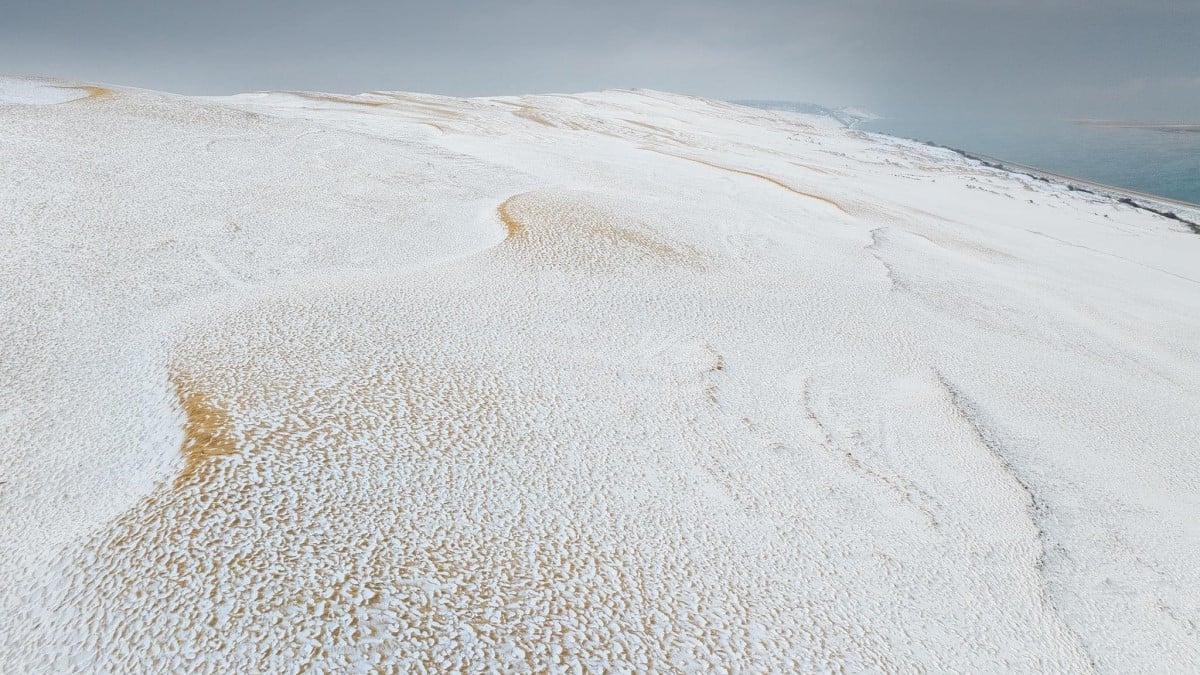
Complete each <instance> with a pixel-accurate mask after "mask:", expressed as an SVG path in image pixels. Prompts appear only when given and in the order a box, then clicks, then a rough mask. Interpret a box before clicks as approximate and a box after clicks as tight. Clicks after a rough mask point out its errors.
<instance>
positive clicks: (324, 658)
mask: <svg viewBox="0 0 1200 675" xmlns="http://www.w3.org/2000/svg"><path fill="white" fill-rule="evenodd" d="M0 157H3V161H0V226H2V227H3V232H2V233H0V247H2V248H3V254H4V255H3V257H4V261H5V265H4V266H3V267H0V316H2V317H3V320H2V321H0V335H2V339H3V342H2V343H0V345H2V348H3V360H2V363H0V518H2V521H0V524H2V525H3V527H0V579H3V581H4V587H5V590H4V591H3V595H2V601H0V622H2V624H0V669H3V670H5V671H14V672H15V671H23V670H31V669H32V670H62V669H67V668H77V669H81V670H87V671H93V670H118V671H146V670H212V671H218V672H230V671H243V672H244V671H263V670H272V671H275V670H283V671H290V670H293V669H296V668H304V667H315V668H317V669H320V670H336V671H348V670H355V669H357V670H364V669H375V668H396V669H404V670H408V669H412V670H420V669H427V670H445V669H451V668H454V669H458V668H463V669H482V668H487V667H491V666H497V667H500V668H502V669H512V670H530V669H535V670H544V669H554V668H558V667H570V666H583V667H585V668H590V669H614V670H688V669H700V668H710V667H720V668H726V669H742V670H797V669H802V670H840V669H844V670H877V669H883V670H893V671H908V670H913V669H919V668H925V669H929V670H935V671H943V670H964V671H1000V670H1041V671H1060V672H1086V671H1090V670H1098V671H1103V672H1120V671H1159V672H1180V671H1184V670H1190V669H1194V668H1196V667H1198V666H1200V565H1197V564H1196V561H1197V559H1198V557H1200V462H1198V461H1197V460H1198V458H1200V441H1198V439H1200V272H1198V271H1197V267H1196V261H1197V260H1200V236H1196V235H1194V234H1191V233H1189V232H1187V230H1186V228H1184V227H1182V226H1181V225H1180V224H1179V223H1178V222H1175V221H1171V220H1168V219H1165V218H1162V217H1160V216H1158V215H1155V214H1153V213H1149V212H1147V211H1144V210H1139V209H1135V208H1131V207H1130V206H1128V205H1123V204H1120V203H1117V202H1116V201H1114V200H1112V199H1109V198H1104V197H1100V196H1097V195H1088V194H1083V193H1079V192H1071V191H1068V190H1067V189H1066V188H1065V187H1056V186H1054V185H1050V184H1046V183H1042V182H1039V181H1036V180H1033V179H1031V178H1027V177H1021V176H1017V175H1013V174H1008V173H1004V172H1001V171H997V170H993V169H989V168H986V167H982V166H980V165H978V164H976V163H973V162H970V161H968V160H966V159H964V158H962V157H959V156H957V155H955V154H953V153H951V152H949V151H945V150H940V149H935V148H928V147H924V146H920V145H917V144H914V143H910V142H907V141H901V140H897V139H890V138H886V137H882V136H873V135H867V134H863V133H859V132H855V131H851V130H846V129H842V128H840V126H839V125H837V124H836V123H833V122H831V121H829V120H824V119H822V118H818V117H807V118H806V117H801V116H798V115H790V114H785V113H772V112H767V111H761V110H754V109H750V108H743V107H739V106H733V105H728V104H724V103H718V102H714V101H707V100H701V99H695V98H690V97H684V96H676V95H669V94H662V93H657V92H650V91H607V92H602V93H596V94H582V95H576V96H526V97H519V98H517V97H505V98H493V99H453V98H444V97H438V96H426V95H417V94H402V93H383V92H381V93H373V94H366V95H362V96H344V95H327V94H314V93H264V94H250V95H242V96H234V97H227V98H207V99H197V98H187V97H181V96H174V95H169V94H161V93H155V92H146V91H134V90H123V89H119V88H100V87H78V86H73V85H71V84H70V83H61V82H45V81H34V80H19V79H8V80H0Z"/></svg>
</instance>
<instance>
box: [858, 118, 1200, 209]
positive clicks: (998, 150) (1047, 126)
mask: <svg viewBox="0 0 1200 675" xmlns="http://www.w3.org/2000/svg"><path fill="white" fill-rule="evenodd" d="M854 126H855V128H858V129H862V130H864V131H875V132H879V133H885V134H889V135H892V136H900V137H903V138H910V139H914V140H919V141H929V142H933V143H936V144H938V145H944V146H948V147H951V148H955V149H958V150H963V151H966V152H968V153H973V154H981V155H988V156H990V157H993V158H996V159H1000V160H1004V161H1008V162H1014V163H1017V164H1024V165H1026V166H1030V167H1034V168H1037V169H1042V170H1044V171H1049V172H1052V173H1058V174H1064V175H1067V176H1073V177H1076V178H1083V179H1086V180H1090V181H1093V182H1096V183H1103V184H1105V185H1111V186H1113V187H1118V188H1125V189H1128V190H1136V191H1138V192H1145V193H1148V194H1152V195H1158V196H1161V197H1168V198H1171V199H1177V200H1180V201H1184V202H1189V203H1192V204H1200V129H1197V128H1196V127H1192V130H1178V129H1174V130H1168V129H1163V128H1139V127H1122V126H1114V125H1100V124H1089V123H1080V122H1071V121H1060V120H999V121H980V120H971V121H969V122H963V121H946V120H936V119H930V118H923V119H919V120H918V119H913V120H905V119H875V120H862V121H858V122H856V123H855V125H854Z"/></svg>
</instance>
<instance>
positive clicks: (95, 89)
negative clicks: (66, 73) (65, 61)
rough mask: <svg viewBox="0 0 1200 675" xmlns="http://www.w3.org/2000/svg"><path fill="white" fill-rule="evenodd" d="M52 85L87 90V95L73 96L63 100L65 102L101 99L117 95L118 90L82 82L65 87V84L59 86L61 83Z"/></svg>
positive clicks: (60, 87)
mask: <svg viewBox="0 0 1200 675" xmlns="http://www.w3.org/2000/svg"><path fill="white" fill-rule="evenodd" d="M52 86H54V88H55V89H69V90H73V91H84V92H87V95H86V96H83V97H80V98H73V99H71V100H70V101H63V103H79V102H81V101H98V100H100V99H105V98H111V97H113V96H115V95H116V92H114V91H113V90H112V89H109V88H108V87H99V86H96V85H94V84H81V85H79V86H77V87H65V86H59V85H52ZM60 105H61V104H60Z"/></svg>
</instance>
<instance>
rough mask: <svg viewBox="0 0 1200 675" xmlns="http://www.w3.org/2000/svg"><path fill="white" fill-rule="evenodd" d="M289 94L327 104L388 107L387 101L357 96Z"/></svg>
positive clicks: (304, 92) (298, 92)
mask: <svg viewBox="0 0 1200 675" xmlns="http://www.w3.org/2000/svg"><path fill="white" fill-rule="evenodd" d="M291 93H292V94H293V95H294V96H299V97H300V98H306V99H308V100H310V101H325V102H328V103H348V104H350V105H365V106H370V107H372V108H378V107H379V106H385V105H389V103H388V102H387V101H370V100H366V99H362V98H359V97H357V96H345V95H341V94H316V93H312V92H306V91H296V92H291Z"/></svg>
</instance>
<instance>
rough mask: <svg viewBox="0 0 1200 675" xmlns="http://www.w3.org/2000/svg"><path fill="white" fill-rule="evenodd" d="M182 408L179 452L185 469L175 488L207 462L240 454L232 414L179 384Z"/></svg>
mask: <svg viewBox="0 0 1200 675" xmlns="http://www.w3.org/2000/svg"><path fill="white" fill-rule="evenodd" d="M176 391H177V392H178V395H179V405H180V407H181V408H182V409H183V413H184V415H185V416H186V418H187V419H186V420H185V421H184V424H183V443H182V445H180V448H179V451H180V453H182V454H183V462H184V465H183V470H182V471H180V472H179V475H178V476H176V477H175V487H179V486H181V485H184V484H185V483H187V482H188V481H189V480H190V479H191V478H192V477H193V476H195V475H196V474H197V472H198V471H199V470H200V469H201V467H202V466H203V465H204V464H205V463H206V460H208V459H209V458H212V457H219V456H221V455H232V454H234V453H235V452H237V444H236V443H235V442H234V439H233V436H232V434H231V429H230V427H231V426H232V423H231V422H230V419H229V414H228V413H227V412H226V411H225V410H223V409H221V408H219V407H217V406H216V405H214V404H213V403H212V402H210V401H209V400H208V398H206V397H205V396H204V394H202V393H200V392H198V391H193V390H189V389H187V388H185V386H184V385H182V384H180V383H179V382H176Z"/></svg>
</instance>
